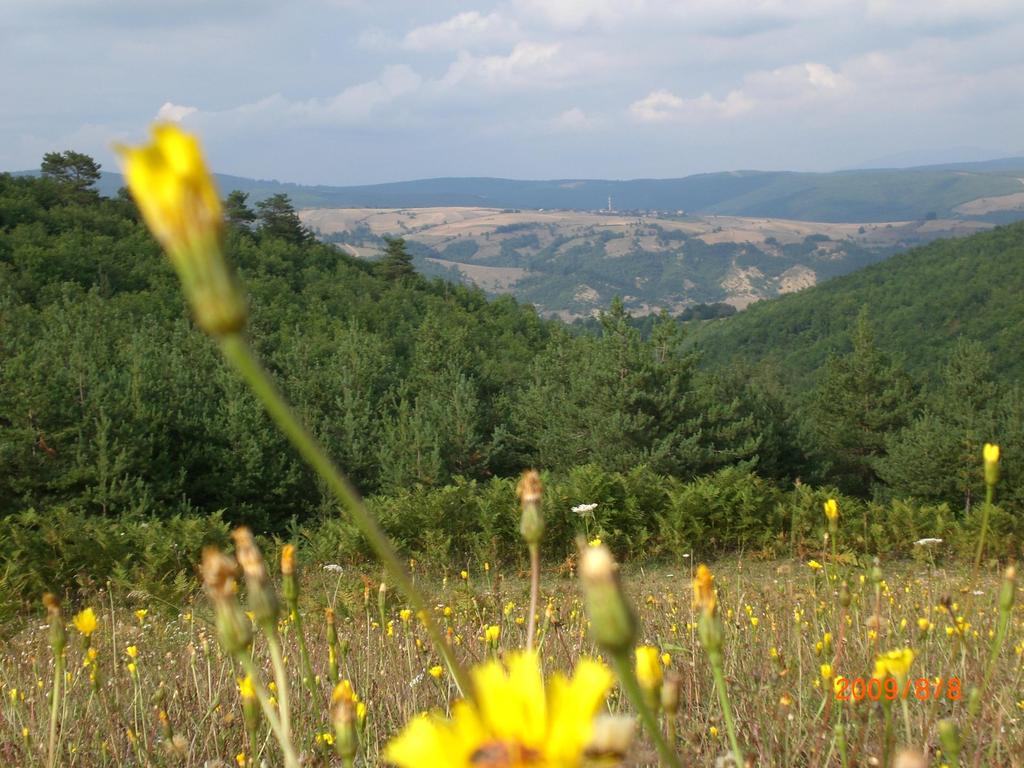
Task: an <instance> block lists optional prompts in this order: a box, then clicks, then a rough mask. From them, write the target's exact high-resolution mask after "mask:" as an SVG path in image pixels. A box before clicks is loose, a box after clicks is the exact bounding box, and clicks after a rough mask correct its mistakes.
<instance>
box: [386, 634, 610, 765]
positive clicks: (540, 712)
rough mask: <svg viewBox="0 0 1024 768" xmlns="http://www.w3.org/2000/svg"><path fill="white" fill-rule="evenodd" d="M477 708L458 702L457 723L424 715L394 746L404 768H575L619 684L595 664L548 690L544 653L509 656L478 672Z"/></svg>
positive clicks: (390, 756) (392, 752) (392, 757)
mask: <svg viewBox="0 0 1024 768" xmlns="http://www.w3.org/2000/svg"><path fill="white" fill-rule="evenodd" d="M472 676H473V685H474V690H475V691H476V694H477V699H478V702H479V703H478V704H477V705H474V704H471V703H469V702H467V701H459V702H456V703H455V705H454V706H453V707H452V719H451V720H445V719H443V718H441V717H440V716H437V715H425V714H424V715H419V716H418V717H416V718H415V719H413V720H412V721H410V722H409V723H408V724H407V725H406V727H405V729H404V730H403V731H402V732H401V733H400V734H399V735H398V736H397V737H396V738H395V739H394V740H393V741H392V742H391V743H390V744H388V746H387V749H386V750H385V752H384V757H385V759H386V760H387V761H388V762H390V763H394V764H395V765H398V766H400V767H401V768H473V767H474V766H477V767H479V766H491V767H492V768H574V766H578V765H580V762H581V760H582V757H583V751H584V749H585V748H586V746H587V744H588V743H589V742H590V740H591V738H592V737H593V731H594V717H595V715H596V714H597V712H598V710H599V709H600V707H601V705H602V704H603V703H604V700H605V697H606V696H607V695H608V690H609V688H610V687H611V684H612V675H611V673H610V672H609V671H608V669H607V668H606V667H605V666H604V665H602V664H600V663H598V662H596V661H592V660H589V659H584V660H582V661H580V663H579V664H578V665H577V666H576V671H575V674H574V675H573V678H572V679H571V680H567V679H566V678H565V677H563V676H561V675H555V676H554V677H553V678H552V679H551V680H550V681H549V682H548V686H547V690H546V691H545V688H544V679H543V677H542V675H541V670H540V664H539V662H538V660H537V655H536V654H535V653H531V652H523V653H517V654H513V655H510V656H509V658H508V669H507V670H506V669H505V668H504V667H503V666H502V665H501V664H500V663H499V662H497V661H492V662H489V663H487V664H483V665H481V666H479V667H477V668H476V669H474V670H473V675H472Z"/></svg>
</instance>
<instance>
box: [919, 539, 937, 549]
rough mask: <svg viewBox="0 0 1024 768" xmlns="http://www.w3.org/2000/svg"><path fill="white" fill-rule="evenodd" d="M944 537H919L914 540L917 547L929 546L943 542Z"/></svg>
mask: <svg viewBox="0 0 1024 768" xmlns="http://www.w3.org/2000/svg"><path fill="white" fill-rule="evenodd" d="M941 543H942V539H918V540H917V541H915V542H914V546H915V547H929V546H931V545H932V544H941Z"/></svg>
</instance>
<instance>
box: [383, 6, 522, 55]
mask: <svg viewBox="0 0 1024 768" xmlns="http://www.w3.org/2000/svg"><path fill="white" fill-rule="evenodd" d="M518 36H519V25H518V24H517V23H516V22H515V21H513V20H511V19H506V18H505V17H504V16H502V15H501V14H498V13H489V14H487V15H486V16H484V15H483V14H481V13H480V12H479V11H467V12H466V13H460V14H457V15H456V16H452V17H451V18H450V19H448V20H447V21H442V22H439V23H437V24H428V25H425V26H422V27H416V28H415V29H412V30H410V31H409V32H407V33H406V34H405V37H403V38H402V48H405V49H406V50H410V51H460V50H465V49H468V48H478V47H482V46H487V45H489V44H492V43H495V42H508V41H511V40H514V39H515V38H516V37H518Z"/></svg>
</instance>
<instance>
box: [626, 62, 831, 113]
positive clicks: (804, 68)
mask: <svg viewBox="0 0 1024 768" xmlns="http://www.w3.org/2000/svg"><path fill="white" fill-rule="evenodd" d="M849 86H850V83H849V80H848V78H847V77H846V76H844V75H843V74H841V73H839V72H836V71H834V70H833V69H831V68H830V67H828V66H827V65H825V64H819V63H816V62H806V63H803V64H793V65H789V66H785V67H779V68H778V69H773V70H765V71H757V72H752V73H750V74H748V75H746V76H745V77H744V78H743V86H742V87H740V88H736V89H734V90H731V91H729V92H728V93H727V94H726V95H725V96H724V97H722V98H715V97H714V96H712V95H711V94H710V93H704V94H702V95H700V96H698V97H696V98H691V99H684V98H682V97H680V96H677V95H676V94H674V93H672V92H671V91H667V90H656V91H651V92H650V93H649V94H647V96H645V97H644V98H642V99H639V100H637V101H634V102H633V103H632V104H630V106H629V112H630V114H631V115H632V116H633V117H634V118H635V119H637V120H639V121H640V122H645V123H657V122H665V121H668V120H685V119H689V118H699V117H712V118H734V117H738V116H740V115H744V114H746V113H748V112H751V111H753V110H755V109H779V108H782V109H793V108H796V107H799V106H802V105H804V104H807V103H812V102H816V101H821V100H824V99H831V98H833V97H835V96H837V95H840V94H842V93H844V92H846V91H847V90H848V89H849Z"/></svg>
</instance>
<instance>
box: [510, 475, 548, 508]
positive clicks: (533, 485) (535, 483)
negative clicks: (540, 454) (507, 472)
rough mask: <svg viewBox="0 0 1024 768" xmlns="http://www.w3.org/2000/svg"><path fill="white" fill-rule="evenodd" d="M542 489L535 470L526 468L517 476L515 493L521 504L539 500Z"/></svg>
mask: <svg viewBox="0 0 1024 768" xmlns="http://www.w3.org/2000/svg"><path fill="white" fill-rule="evenodd" d="M543 490H544V489H543V488H542V487H541V484H540V475H539V474H537V470H535V469H528V470H526V471H525V472H523V476H522V477H521V478H519V485H517V486H516V495H517V496H519V502H520V503H521V504H529V503H536V502H538V501H540V497H541V493H543Z"/></svg>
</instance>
